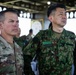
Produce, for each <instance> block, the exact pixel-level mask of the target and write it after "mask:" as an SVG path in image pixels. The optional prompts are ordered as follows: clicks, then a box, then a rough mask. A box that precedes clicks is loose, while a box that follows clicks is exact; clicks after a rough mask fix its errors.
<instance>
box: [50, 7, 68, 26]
mask: <svg viewBox="0 0 76 75" xmlns="http://www.w3.org/2000/svg"><path fill="white" fill-rule="evenodd" d="M50 17H51V21H52V24H54V25H57V26H60V27H64V26H65V24H66V21H67V16H66V10H65V9H64V8H57V9H56V11H55V12H54V14H53V15H51V16H50Z"/></svg>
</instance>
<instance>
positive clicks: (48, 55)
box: [24, 4, 75, 75]
mask: <svg viewBox="0 0 76 75" xmlns="http://www.w3.org/2000/svg"><path fill="white" fill-rule="evenodd" d="M47 15H48V19H49V20H50V21H51V22H52V26H51V27H50V28H49V29H47V30H42V31H40V32H39V33H38V34H37V35H36V36H35V37H34V39H33V40H32V41H31V42H30V43H29V44H28V45H27V46H26V47H25V49H24V53H25V55H28V56H29V57H30V58H33V57H34V56H35V54H37V55H38V58H37V60H38V67H39V75H71V69H72V64H73V51H74V48H75V34H74V33H73V32H70V31H67V30H65V29H64V28H63V27H64V26H65V24H66V20H67V17H66V7H65V6H64V5H63V4H54V5H51V6H50V7H49V8H48V12H47ZM28 59H29V58H28ZM26 61H28V60H26ZM30 61H31V60H30ZM30 61H28V63H30ZM30 71H31V70H30ZM30 71H29V72H30ZM28 75H32V74H31V73H30V74H28Z"/></svg>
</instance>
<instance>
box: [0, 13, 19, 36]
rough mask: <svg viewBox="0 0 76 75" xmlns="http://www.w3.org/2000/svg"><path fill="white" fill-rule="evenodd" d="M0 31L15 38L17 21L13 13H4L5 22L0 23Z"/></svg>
mask: <svg viewBox="0 0 76 75" xmlns="http://www.w3.org/2000/svg"><path fill="white" fill-rule="evenodd" d="M1 26H2V27H1V31H2V32H3V33H5V34H6V35H10V36H15V35H16V34H17V32H18V27H19V20H18V16H17V15H16V14H14V13H11V12H7V13H5V20H4V22H2V23H1Z"/></svg>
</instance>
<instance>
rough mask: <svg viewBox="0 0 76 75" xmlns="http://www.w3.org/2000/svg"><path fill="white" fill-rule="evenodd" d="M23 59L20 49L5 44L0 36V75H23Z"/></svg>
mask: <svg viewBox="0 0 76 75" xmlns="http://www.w3.org/2000/svg"><path fill="white" fill-rule="evenodd" d="M22 73H23V57H22V51H21V48H20V47H19V46H18V45H17V44H16V43H15V42H14V46H12V45H10V44H9V43H7V42H6V41H5V40H4V39H3V38H2V37H1V36H0V75H23V74H22Z"/></svg>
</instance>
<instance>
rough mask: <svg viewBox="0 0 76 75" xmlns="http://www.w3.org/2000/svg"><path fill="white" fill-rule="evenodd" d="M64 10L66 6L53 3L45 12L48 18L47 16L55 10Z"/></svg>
mask: <svg viewBox="0 0 76 75" xmlns="http://www.w3.org/2000/svg"><path fill="white" fill-rule="evenodd" d="M59 7H60V8H64V9H65V10H66V6H65V5H64V4H61V3H55V4H51V5H50V6H49V8H48V10H47V17H49V15H50V14H51V13H52V11H53V10H56V8H59Z"/></svg>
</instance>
